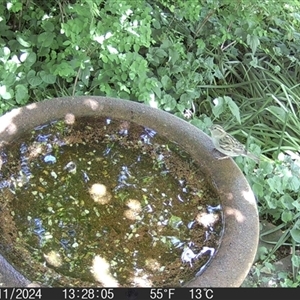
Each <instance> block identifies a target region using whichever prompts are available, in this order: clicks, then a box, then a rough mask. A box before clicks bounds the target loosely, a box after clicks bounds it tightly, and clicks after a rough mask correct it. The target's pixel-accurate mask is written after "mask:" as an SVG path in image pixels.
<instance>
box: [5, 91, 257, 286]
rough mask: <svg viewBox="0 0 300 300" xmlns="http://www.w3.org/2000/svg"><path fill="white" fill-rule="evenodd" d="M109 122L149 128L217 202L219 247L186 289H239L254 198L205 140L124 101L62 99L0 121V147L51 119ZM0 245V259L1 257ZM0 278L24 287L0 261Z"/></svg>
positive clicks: (251, 244)
mask: <svg viewBox="0 0 300 300" xmlns="http://www.w3.org/2000/svg"><path fill="white" fill-rule="evenodd" d="M83 116H84V117H87V116H91V117H94V116H111V117H114V118H118V119H122V120H128V121H132V122H135V123H137V124H139V125H142V126H145V127H149V128H152V129H153V130H155V131H157V132H158V133H159V134H160V135H162V136H165V137H166V138H168V139H169V140H171V141H174V142H176V143H178V144H179V145H180V146H181V147H182V148H183V149H184V150H185V151H186V152H188V153H189V154H190V155H191V157H192V158H193V159H194V160H195V161H196V163H197V164H198V165H199V167H200V168H201V170H202V171H203V173H204V174H205V175H206V177H207V180H208V182H210V183H211V185H212V187H213V188H214V189H215V190H216V192H217V193H218V195H219V197H220V201H221V205H222V210H223V214H224V234H223V237H222V241H221V245H220V247H219V249H218V251H217V253H216V255H215V257H214V259H212V261H211V263H210V265H209V267H208V268H207V269H206V270H205V271H204V273H203V274H202V275H200V276H198V277H196V278H195V279H193V280H192V281H190V282H189V283H188V284H187V285H186V286H188V287H239V286H240V285H241V284H242V282H243V281H244V279H245V277H246V276H247V274H248V272H249V270H250V267H251V265H252V263H253V261H254V258H255V254H256V250H257V246H258V238H259V219H258V211H257V205H256V200H255V197H254V195H253V193H252V191H251V188H250V186H249V184H248V182H247V180H246V179H245V177H244V176H243V174H242V172H241V171H240V169H239V168H238V167H237V165H236V164H235V162H234V161H233V160H232V159H230V158H226V159H222V160H218V158H219V157H221V156H222V155H221V154H219V153H218V152H217V151H215V150H214V147H213V144H212V142H211V139H210V137H209V136H207V135H206V134H205V133H204V132H202V131H201V130H199V129H197V128H196V127H195V126H193V125H191V124H189V123H188V122H186V121H183V120H182V119H180V118H177V117H175V116H173V115H171V114H169V113H166V112H163V111H161V110H158V109H155V108H151V107H149V106H146V105H143V104H140V103H136V102H132V101H128V100H120V99H113V98H106V97H97V96H82V97H65V98H55V99H51V100H45V101H42V102H38V103H33V104H30V105H27V106H25V107H22V108H17V109H14V110H12V111H11V112H9V113H7V114H5V115H3V116H2V117H0V147H3V146H5V145H7V144H9V143H10V142H12V141H14V140H15V139H17V138H18V137H19V136H21V135H22V133H24V132H27V131H28V130H31V129H32V128H34V127H36V126H38V125H41V124H44V123H47V122H50V121H53V120H57V119H65V120H66V122H70V121H72V120H74V119H75V120H76V118H77V117H83ZM1 249H2V246H1V241H0V253H1ZM2 254H3V253H2ZM0 273H2V275H3V277H4V279H5V282H6V284H7V286H28V285H29V284H30V283H31V281H30V280H29V279H27V278H25V277H24V276H23V275H22V274H21V273H19V271H18V270H16V269H15V268H14V267H13V266H12V265H11V264H10V263H9V262H8V261H7V260H6V259H5V258H4V256H2V255H0Z"/></svg>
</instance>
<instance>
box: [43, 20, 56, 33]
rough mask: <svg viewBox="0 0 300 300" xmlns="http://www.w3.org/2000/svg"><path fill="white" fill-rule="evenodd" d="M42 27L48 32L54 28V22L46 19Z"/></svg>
mask: <svg viewBox="0 0 300 300" xmlns="http://www.w3.org/2000/svg"><path fill="white" fill-rule="evenodd" d="M42 28H43V29H44V30H45V31H48V32H51V31H53V30H54V28H55V27H54V25H53V23H52V22H50V21H46V22H44V23H42Z"/></svg>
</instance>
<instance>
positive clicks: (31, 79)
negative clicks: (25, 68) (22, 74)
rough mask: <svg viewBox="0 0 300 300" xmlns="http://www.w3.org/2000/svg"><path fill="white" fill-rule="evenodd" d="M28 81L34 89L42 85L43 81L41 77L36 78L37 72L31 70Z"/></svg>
mask: <svg viewBox="0 0 300 300" xmlns="http://www.w3.org/2000/svg"><path fill="white" fill-rule="evenodd" d="M27 81H28V83H29V84H30V85H31V86H33V87H36V86H38V85H40V84H41V83H42V79H41V78H40V77H39V76H36V72H35V71H34V70H30V71H29V72H28V73H27Z"/></svg>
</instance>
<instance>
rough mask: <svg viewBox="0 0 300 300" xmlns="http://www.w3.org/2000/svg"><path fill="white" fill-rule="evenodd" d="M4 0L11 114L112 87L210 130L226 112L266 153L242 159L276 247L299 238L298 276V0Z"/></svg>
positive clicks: (1, 23) (5, 92) (225, 119)
mask: <svg viewBox="0 0 300 300" xmlns="http://www.w3.org/2000/svg"><path fill="white" fill-rule="evenodd" d="M1 2H2V3H1V5H0V33H1V36H0V45H1V47H0V61H1V63H0V113H1V114H3V113H4V112H6V111H8V110H10V109H12V108H13V107H15V106H21V105H24V104H27V103H29V102H34V101H39V100H42V99H45V98H52V97H59V96H65V95H105V96H111V97H118V98H123V99H131V100H134V101H139V102H143V103H146V104H149V105H151V106H153V107H158V108H160V109H163V110H165V111H168V112H170V113H173V114H175V115H177V116H179V117H181V118H185V119H186V120H188V121H189V122H191V123H192V124H194V125H195V126H197V127H199V128H201V129H202V130H204V131H207V127H208V126H209V125H211V124H212V122H217V123H222V124H223V125H224V127H225V128H226V129H227V130H228V131H229V132H231V133H233V134H235V136H236V137H237V138H238V139H239V140H241V141H243V142H245V144H246V145H247V147H248V148H249V149H250V150H252V151H253V152H254V153H256V154H261V155H263V157H264V159H262V162H261V164H260V165H259V167H257V166H255V165H254V164H253V162H249V161H248V160H245V159H243V158H238V159H237V160H236V161H237V163H238V164H239V166H240V167H241V169H242V170H243V172H244V173H245V175H246V176H247V178H248V180H249V182H250V184H251V186H252V188H253V190H254V192H255V194H256V196H257V199H258V203H259V209H260V216H261V218H263V219H267V220H269V221H271V222H273V223H274V224H275V225H276V226H277V227H276V228H278V229H284V230H285V235H284V237H283V238H282V240H281V241H280V242H279V243H278V244H277V245H276V246H275V248H274V249H275V250H276V249H278V248H279V247H280V245H282V244H283V243H285V244H289V245H291V247H292V249H293V256H292V263H293V270H294V272H293V274H292V276H290V275H289V274H287V275H286V277H284V278H283V279H284V280H282V281H281V282H282V285H284V284H287V285H293V284H297V283H299V282H300V278H299V267H300V257H299V255H298V256H297V255H296V252H295V250H296V249H297V247H298V246H299V244H300V218H299V216H300V196H299V195H300V194H299V188H300V176H299V174H300V167H299V161H300V158H299V152H298V150H299V145H300V134H299V128H300V126H299V125H300V122H299V119H300V118H299V111H300V107H299V106H300V86H299V83H298V78H299V76H300V64H299V63H300V60H299V59H300V50H299V49H300V32H299V31H300V30H299V29H300V15H299V9H300V3H299V1H297V0H290V1H278V0H263V1H261V0H253V1H249V0H236V1H232V0H222V1H220V0H198V1H195V0H187V1H184V0H179V1H171V0H148V1H147V0H139V1H134V0H118V1H116V0H79V1H75V0H62V1H56V0H49V1H37V0H27V1H25V0H10V1H3V0H1ZM272 254H273V252H272ZM270 257H271V255H265V258H264V260H265V261H266V260H268V261H269V260H270ZM287 282H288V283H287Z"/></svg>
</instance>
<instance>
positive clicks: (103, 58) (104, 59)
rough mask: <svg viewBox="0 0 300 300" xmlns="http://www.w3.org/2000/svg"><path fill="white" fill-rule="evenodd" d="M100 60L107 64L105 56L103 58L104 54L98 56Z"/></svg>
mask: <svg viewBox="0 0 300 300" xmlns="http://www.w3.org/2000/svg"><path fill="white" fill-rule="evenodd" d="M100 58H101V59H102V61H103V62H104V63H107V62H108V58H107V56H105V55H104V54H100Z"/></svg>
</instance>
